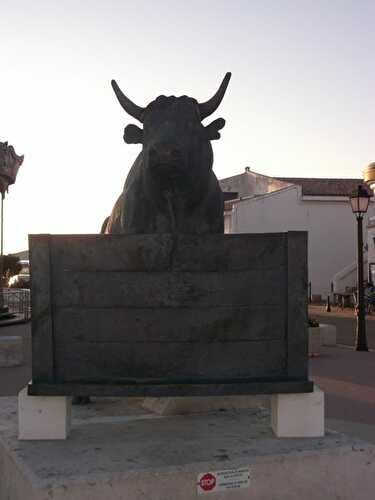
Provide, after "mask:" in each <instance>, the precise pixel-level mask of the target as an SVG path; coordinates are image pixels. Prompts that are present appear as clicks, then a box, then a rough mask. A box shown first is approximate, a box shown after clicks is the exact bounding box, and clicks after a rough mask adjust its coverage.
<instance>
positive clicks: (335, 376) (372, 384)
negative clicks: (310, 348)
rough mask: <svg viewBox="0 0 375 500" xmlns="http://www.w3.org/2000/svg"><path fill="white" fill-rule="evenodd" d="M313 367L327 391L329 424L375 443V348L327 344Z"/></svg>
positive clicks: (312, 360) (314, 375) (315, 377)
mask: <svg viewBox="0 0 375 500" xmlns="http://www.w3.org/2000/svg"><path fill="white" fill-rule="evenodd" d="M309 368H310V377H311V378H312V379H313V380H314V382H315V383H316V384H317V385H319V387H321V388H322V389H323V390H324V392H325V406H326V408H325V410H326V411H325V413H326V419H327V424H326V425H327V427H328V428H330V429H333V430H336V431H339V432H344V433H347V434H350V435H353V436H355V437H360V438H362V439H364V440H366V441H369V442H372V443H375V351H370V352H358V351H354V350H353V349H352V348H349V347H344V346H337V347H323V348H322V354H321V355H320V356H317V357H314V358H310V363H309Z"/></svg>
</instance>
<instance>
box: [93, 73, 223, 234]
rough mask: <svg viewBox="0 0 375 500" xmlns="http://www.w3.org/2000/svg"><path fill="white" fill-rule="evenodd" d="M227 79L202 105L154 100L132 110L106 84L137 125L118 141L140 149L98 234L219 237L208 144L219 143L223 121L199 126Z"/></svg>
mask: <svg viewBox="0 0 375 500" xmlns="http://www.w3.org/2000/svg"><path fill="white" fill-rule="evenodd" d="M230 77H231V74H230V73H227V74H226V75H225V77H224V79H223V81H222V83H221V85H220V87H219V89H218V91H217V92H216V94H215V95H214V96H213V97H212V98H211V99H210V100H208V101H207V102H205V103H198V102H197V101H196V100H195V99H193V98H191V97H187V96H182V97H175V96H170V97H166V96H159V97H157V99H155V100H154V101H152V102H151V103H150V104H149V105H148V106H146V107H145V108H143V107H140V106H137V105H136V104H134V103H133V102H132V101H131V100H130V99H128V97H126V96H125V95H124V94H123V92H122V91H121V90H120V88H119V86H118V85H117V83H116V82H115V81H114V80H112V87H113V90H114V91H115V94H116V96H117V98H118V100H119V102H120V104H121V106H122V107H123V108H124V110H125V111H126V112H127V113H128V114H129V115H131V116H132V117H134V118H136V119H137V120H138V121H140V122H141V123H142V124H143V129H141V128H139V127H138V126H136V125H133V124H131V125H128V126H127V127H126V128H125V131H124V140H125V142H126V143H128V144H142V151H141V152H140V154H139V155H138V157H137V159H136V160H135V162H134V164H133V166H132V168H131V170H130V172H129V174H128V176H127V179H126V182H125V186H124V189H123V192H122V193H121V195H120V197H119V198H118V200H117V202H116V204H115V206H114V208H113V210H112V213H111V215H110V217H109V218H108V219H106V221H105V222H104V224H103V227H102V232H103V233H117V234H118V233H130V234H131V233H133V234H136V233H198V234H203V233H222V232H223V231H224V220H223V217H224V216H223V195H222V192H221V189H220V186H219V184H218V181H217V179H216V176H215V174H214V173H213V171H212V164H213V152H212V147H211V140H214V139H219V138H220V133H219V130H220V129H222V128H223V127H224V125H225V120H224V119H223V118H218V119H216V120H214V121H213V122H212V123H210V124H209V125H207V126H204V125H203V124H202V120H204V119H205V118H207V117H208V116H210V115H211V114H212V113H214V111H216V109H217V108H218V106H219V104H220V102H221V100H222V99H223V97H224V94H225V91H226V89H227V86H228V83H229V80H230Z"/></svg>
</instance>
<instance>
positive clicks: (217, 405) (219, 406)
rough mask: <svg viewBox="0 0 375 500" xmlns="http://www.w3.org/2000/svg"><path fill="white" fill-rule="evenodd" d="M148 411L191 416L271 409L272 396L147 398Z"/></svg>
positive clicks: (146, 407) (144, 404)
mask: <svg viewBox="0 0 375 500" xmlns="http://www.w3.org/2000/svg"><path fill="white" fill-rule="evenodd" d="M142 406H143V408H145V409H146V410H149V411H152V412H153V413H157V414H158V415H165V416H166V415H190V414H193V413H207V412H210V411H220V410H240V409H245V408H258V407H264V408H269V406H270V396H263V395H259V396H202V397H175V398H145V399H144V400H143V404H142Z"/></svg>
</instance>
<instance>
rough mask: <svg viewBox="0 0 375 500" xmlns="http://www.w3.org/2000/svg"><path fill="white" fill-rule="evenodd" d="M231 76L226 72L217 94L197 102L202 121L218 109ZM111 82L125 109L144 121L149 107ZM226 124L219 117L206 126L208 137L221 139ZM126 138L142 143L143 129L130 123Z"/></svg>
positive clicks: (132, 142) (131, 141) (127, 140)
mask: <svg viewBox="0 0 375 500" xmlns="http://www.w3.org/2000/svg"><path fill="white" fill-rule="evenodd" d="M230 78H231V73H229V72H228V73H226V75H225V77H224V79H223V81H222V82H221V85H220V87H219V89H218V90H217V92H216V94H215V95H214V96H213V97H211V99H209V100H208V101H206V102H203V103H197V106H198V112H199V117H200V120H201V121H202V120H204V119H205V118H207V117H208V116H210V115H211V114H212V113H214V112H215V111H216V110H217V108H218V107H219V105H220V103H221V101H222V99H223V97H224V95H225V92H226V89H227V87H228V83H229V80H230ZM111 84H112V88H113V90H114V92H115V94H116V96H117V99H118V100H119V102H120V104H121V106H122V107H123V108H124V110H125V111H126V112H127V113H128V114H129V115H131V116H132V117H133V118H136V119H137V120H138V121H140V122H141V123H143V121H144V119H145V114H146V110H147V107H146V108H142V107H141V106H138V105H137V104H135V103H134V102H132V101H131V100H130V99H129V98H128V97H126V95H125V94H124V93H123V92H122V91H121V89H120V87H119V86H118V85H117V83H116V81H115V80H112V82H111ZM224 125H225V120H224V119H223V118H218V119H217V120H214V121H213V122H212V123H210V124H209V125H207V126H206V127H204V128H205V130H206V137H207V139H208V140H215V139H219V138H220V133H219V130H221V129H222V128H223V127H224ZM124 140H125V142H126V143H128V144H142V142H143V130H142V129H141V128H139V127H138V126H137V125H128V126H127V127H125V131H124Z"/></svg>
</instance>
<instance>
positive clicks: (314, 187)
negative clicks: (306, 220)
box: [275, 177, 373, 196]
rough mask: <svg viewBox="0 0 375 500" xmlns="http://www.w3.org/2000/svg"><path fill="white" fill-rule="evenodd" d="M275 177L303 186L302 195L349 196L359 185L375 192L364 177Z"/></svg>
mask: <svg viewBox="0 0 375 500" xmlns="http://www.w3.org/2000/svg"><path fill="white" fill-rule="evenodd" d="M275 179H278V180H280V181H283V182H288V183H290V184H297V185H298V186H301V187H302V195H305V196H349V195H350V194H351V193H352V192H353V191H355V190H356V189H357V188H358V186H359V185H361V186H362V187H364V188H365V189H366V191H367V192H368V194H370V195H371V196H373V192H372V191H371V190H370V189H369V188H368V187H367V186H366V184H365V183H364V182H363V179H311V178H303V177H275Z"/></svg>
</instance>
